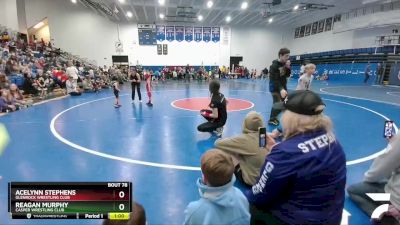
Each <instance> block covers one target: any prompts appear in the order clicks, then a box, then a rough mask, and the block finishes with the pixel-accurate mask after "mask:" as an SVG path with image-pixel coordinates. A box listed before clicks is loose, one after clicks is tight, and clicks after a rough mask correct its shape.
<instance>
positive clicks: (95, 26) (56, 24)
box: [26, 0, 230, 66]
mask: <svg viewBox="0 0 400 225" xmlns="http://www.w3.org/2000/svg"><path fill="white" fill-rule="evenodd" d="M45 17H47V18H48V23H49V28H50V35H51V38H52V39H54V43H55V46H57V47H60V48H62V49H64V50H66V51H68V52H71V53H72V54H75V55H79V56H81V57H85V58H88V59H90V60H96V61H97V63H98V65H104V64H105V65H110V64H111V56H112V55H117V53H116V51H115V42H116V41H117V40H118V34H117V24H115V23H113V22H111V21H109V20H108V19H106V18H104V17H102V16H99V15H97V14H95V13H94V12H93V11H91V10H89V9H86V8H84V6H82V5H80V4H76V5H74V4H72V3H71V2H70V1H65V0H27V1H26V19H27V23H28V27H31V26H33V25H35V24H36V23H38V22H39V21H41V20H42V19H43V18H45ZM222 38H223V36H221V39H222ZM120 39H121V41H122V43H123V47H124V52H123V53H121V54H122V55H128V56H129V61H130V63H131V64H132V65H135V64H136V63H137V62H139V63H140V64H142V65H184V64H188V63H189V64H191V65H201V64H202V63H203V64H204V65H226V66H227V65H228V64H229V55H230V54H229V50H230V49H229V43H228V45H223V44H222V42H219V43H212V42H209V43H205V42H200V43H197V42H194V41H192V42H191V43H188V42H186V41H182V42H177V41H173V42H168V41H165V42H163V43H166V44H168V55H166V56H164V55H157V47H156V46H139V43H138V42H139V41H138V29H137V25H136V24H124V25H121V26H120Z"/></svg>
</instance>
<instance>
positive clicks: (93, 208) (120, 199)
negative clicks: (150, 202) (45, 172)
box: [8, 182, 132, 220]
mask: <svg viewBox="0 0 400 225" xmlns="http://www.w3.org/2000/svg"><path fill="white" fill-rule="evenodd" d="M131 187H132V183H130V182H85V183H84V182H60V183H59V182H57V183H54V182H53V183H46V182H35V183H32V182H11V183H8V211H9V212H10V214H11V218H12V219H112V220H128V219H129V215H130V212H132V193H131V190H132V189H131Z"/></svg>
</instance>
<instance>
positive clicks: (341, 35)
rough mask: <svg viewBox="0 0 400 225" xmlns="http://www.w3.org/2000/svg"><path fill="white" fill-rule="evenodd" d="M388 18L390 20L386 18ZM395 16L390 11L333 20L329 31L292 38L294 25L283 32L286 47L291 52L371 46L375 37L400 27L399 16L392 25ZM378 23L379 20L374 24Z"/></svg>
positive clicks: (373, 44)
mask: <svg viewBox="0 0 400 225" xmlns="http://www.w3.org/2000/svg"><path fill="white" fill-rule="evenodd" d="M396 12H398V11H396ZM389 17H390V18H391V20H389V19H388V18H389ZM395 18H400V17H399V15H397V14H396V13H394V12H386V13H376V14H371V15H368V16H363V17H359V18H355V19H350V20H347V21H345V22H342V23H336V24H334V27H333V30H332V31H328V32H322V33H318V34H315V35H310V36H307V37H303V38H297V39H294V30H295V27H292V28H291V29H288V30H287V31H286V33H285V41H286V42H287V43H289V48H290V49H291V53H292V54H293V55H296V54H303V53H312V52H322V51H332V50H340V49H351V48H366V47H373V46H376V44H375V39H376V36H379V35H388V34H391V33H392V30H393V29H394V28H397V29H399V28H400V19H397V24H396V19H395ZM317 20H318V19H314V20H310V21H307V23H312V22H315V21H317ZM378 22H381V23H379V24H378ZM386 22H387V23H386ZM389 22H390V23H389ZM305 24H306V23H305ZM305 24H304V25H305ZM385 24H386V25H385ZM390 24H392V25H390ZM378 25H379V26H378Z"/></svg>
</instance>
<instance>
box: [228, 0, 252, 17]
mask: <svg viewBox="0 0 400 225" xmlns="http://www.w3.org/2000/svg"><path fill="white" fill-rule="evenodd" d="M258 4H259V0H255V1H252V2H250V3H249V6H248V8H247V9H245V10H242V9H239V10H240V11H239V13H237V14H236V15H235V16H234V17H232V20H231V21H235V19H236V18H237V17H239V16H241V15H243V14H244V13H246V12H249V11H250V12H253V10H257V8H258ZM233 12H235V11H233ZM231 13H232V12H230V14H231Z"/></svg>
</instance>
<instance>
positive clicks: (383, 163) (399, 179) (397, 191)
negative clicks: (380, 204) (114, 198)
mask: <svg viewBox="0 0 400 225" xmlns="http://www.w3.org/2000/svg"><path fill="white" fill-rule="evenodd" d="M387 178H389V181H388V183H387V184H386V186H385V192H386V193H390V203H392V204H393V205H394V206H395V207H396V209H400V133H399V134H397V135H396V136H395V137H394V140H393V141H392V143H391V144H390V145H389V146H388V147H387V148H386V151H385V153H383V154H382V155H380V156H378V157H377V158H376V159H375V160H374V162H373V163H372V165H371V167H370V169H369V170H368V171H367V172H366V173H365V175H364V181H366V182H381V181H383V180H385V179H387Z"/></svg>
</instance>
